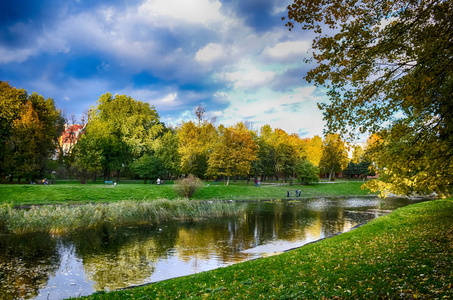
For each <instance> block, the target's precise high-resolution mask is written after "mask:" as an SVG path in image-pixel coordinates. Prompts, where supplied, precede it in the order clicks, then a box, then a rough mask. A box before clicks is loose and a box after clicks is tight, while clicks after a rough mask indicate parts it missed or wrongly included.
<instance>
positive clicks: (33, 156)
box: [3, 93, 64, 181]
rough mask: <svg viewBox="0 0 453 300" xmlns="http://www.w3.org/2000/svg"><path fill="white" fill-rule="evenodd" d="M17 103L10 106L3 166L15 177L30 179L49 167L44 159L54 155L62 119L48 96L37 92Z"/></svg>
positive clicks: (39, 175)
mask: <svg viewBox="0 0 453 300" xmlns="http://www.w3.org/2000/svg"><path fill="white" fill-rule="evenodd" d="M9 100H13V99H9ZM19 103H20V106H19V107H18V110H17V111H15V112H14V108H13V109H12V110H10V113H11V115H10V116H11V117H13V119H11V125H10V127H9V128H8V129H7V131H8V135H7V138H6V141H5V145H4V147H5V148H4V152H3V155H4V156H3V161H4V165H3V166H4V169H5V170H6V171H9V172H10V173H11V174H12V175H15V176H17V177H18V178H19V181H20V178H21V177H26V178H28V179H31V180H34V179H35V178H36V177H40V178H42V177H44V176H45V173H46V172H47V171H49V164H48V163H49V161H51V159H52V157H53V156H54V155H55V152H56V149H57V145H58V138H59V136H60V135H61V133H62V132H63V129H64V119H63V117H62V115H61V111H60V110H58V109H56V107H55V103H54V101H53V100H52V99H50V98H49V99H44V97H43V96H41V95H38V94H37V93H33V94H31V95H29V96H28V97H27V99H26V100H25V101H23V99H20V101H19ZM11 107H12V106H10V108H11ZM15 107H16V108H17V106H15Z"/></svg>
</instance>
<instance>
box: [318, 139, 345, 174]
mask: <svg viewBox="0 0 453 300" xmlns="http://www.w3.org/2000/svg"><path fill="white" fill-rule="evenodd" d="M347 164H348V155H347V152H346V146H345V143H344V142H343V141H342V140H341V138H340V136H339V135H338V134H328V135H327V136H326V137H325V139H324V142H323V147H322V157H321V161H320V162H319V168H320V169H321V172H323V173H326V174H329V181H331V180H333V179H334V178H335V173H338V172H340V171H342V170H343V169H345V168H346V166H347Z"/></svg>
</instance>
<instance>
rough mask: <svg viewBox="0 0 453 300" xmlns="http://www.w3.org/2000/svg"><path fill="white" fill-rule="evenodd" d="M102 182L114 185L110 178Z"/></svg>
mask: <svg viewBox="0 0 453 300" xmlns="http://www.w3.org/2000/svg"><path fill="white" fill-rule="evenodd" d="M104 183H105V184H106V185H114V183H113V181H111V180H106V181H104Z"/></svg>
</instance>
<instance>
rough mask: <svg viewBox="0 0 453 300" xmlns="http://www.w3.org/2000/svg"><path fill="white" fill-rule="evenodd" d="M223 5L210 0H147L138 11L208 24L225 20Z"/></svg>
mask: <svg viewBox="0 0 453 300" xmlns="http://www.w3.org/2000/svg"><path fill="white" fill-rule="evenodd" d="M221 6H222V4H221V3H220V2H219V1H209V0H147V1H146V2H145V3H143V4H142V5H141V6H140V7H139V8H138V11H139V14H140V15H142V16H144V17H147V18H150V19H152V18H158V19H160V20H161V19H164V18H167V19H168V18H172V19H177V20H181V21H185V22H189V23H196V24H197V23H198V24H203V25H208V24H212V23H217V22H223V21H225V18H224V16H223V15H222V14H221V12H220V8H221ZM170 22H171V21H170ZM165 24H169V22H168V21H167V22H165Z"/></svg>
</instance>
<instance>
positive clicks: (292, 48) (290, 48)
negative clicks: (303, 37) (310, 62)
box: [263, 41, 311, 58]
mask: <svg viewBox="0 0 453 300" xmlns="http://www.w3.org/2000/svg"><path fill="white" fill-rule="evenodd" d="M310 48H311V44H310V43H309V42H308V41H290V42H283V43H278V44H276V45H275V46H274V47H266V49H264V51H263V54H264V55H267V56H270V57H274V58H287V57H291V56H296V55H297V56H300V55H303V54H306V53H307V51H308V50H309V49H310Z"/></svg>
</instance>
